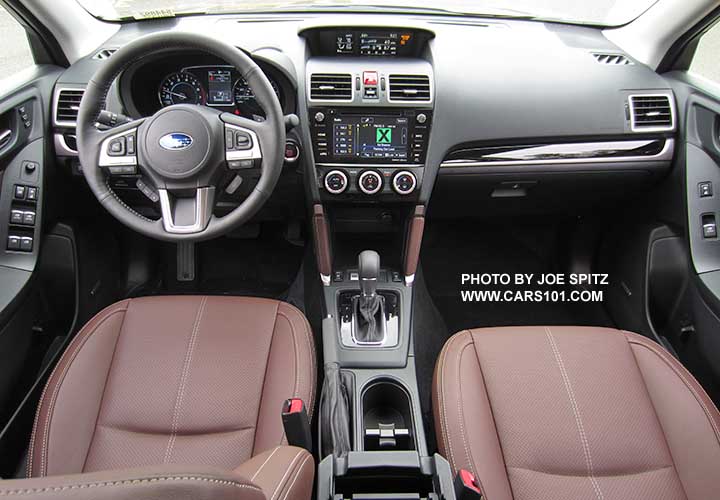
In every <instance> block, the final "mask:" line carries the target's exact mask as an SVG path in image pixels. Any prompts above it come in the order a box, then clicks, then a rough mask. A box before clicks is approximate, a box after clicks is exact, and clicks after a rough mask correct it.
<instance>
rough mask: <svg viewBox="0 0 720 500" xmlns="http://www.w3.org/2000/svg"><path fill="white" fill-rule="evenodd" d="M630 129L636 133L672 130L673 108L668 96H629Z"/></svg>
mask: <svg viewBox="0 0 720 500" xmlns="http://www.w3.org/2000/svg"><path fill="white" fill-rule="evenodd" d="M629 102H630V128H631V129H632V130H633V131H636V132H661V131H667V130H673V129H674V128H675V120H674V119H673V106H672V101H671V100H670V96H668V95H663V94H646V95H631V96H630V97H629Z"/></svg>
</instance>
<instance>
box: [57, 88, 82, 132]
mask: <svg viewBox="0 0 720 500" xmlns="http://www.w3.org/2000/svg"><path fill="white" fill-rule="evenodd" d="M64 90H74V91H76V92H77V91H82V92H83V95H84V93H85V87H82V86H79V85H78V86H77V87H55V93H54V94H53V107H52V114H53V117H52V121H53V125H55V126H56V127H72V128H74V127H77V121H74V122H73V121H69V120H58V119H57V107H58V101H59V100H60V92H62V91H64Z"/></svg>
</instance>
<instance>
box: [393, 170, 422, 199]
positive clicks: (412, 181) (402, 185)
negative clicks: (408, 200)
mask: <svg viewBox="0 0 720 500" xmlns="http://www.w3.org/2000/svg"><path fill="white" fill-rule="evenodd" d="M416 186H417V178H416V177H415V174H413V173H412V172H409V171H407V170H402V171H400V172H398V173H396V174H395V176H394V177H393V181H392V187H393V190H394V191H395V192H396V193H397V194H399V195H403V196H404V195H408V194H410V193H412V192H413V191H415V187H416Z"/></svg>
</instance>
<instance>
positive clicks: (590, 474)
mask: <svg viewBox="0 0 720 500" xmlns="http://www.w3.org/2000/svg"><path fill="white" fill-rule="evenodd" d="M545 336H546V337H547V340H548V342H549V344H550V348H551V349H552V351H553V355H554V356H555V362H556V363H557V366H558V368H559V369H560V375H561V377H562V379H563V383H564V385H565V392H566V393H567V396H568V398H569V399H570V406H571V407H572V410H573V414H574V416H575V424H576V425H577V429H578V433H579V434H580V441H581V444H582V448H583V454H584V455H585V465H586V466H587V470H588V479H589V480H590V483H591V484H592V486H593V489H594V490H595V495H596V496H597V497H598V499H599V500H603V498H604V496H603V493H602V491H601V490H600V485H599V484H598V482H597V479H596V478H595V472H594V470H593V462H592V455H591V453H590V443H589V442H588V439H587V435H586V434H585V427H584V425H583V421H582V417H581V416H580V408H579V407H578V404H577V400H576V399H575V392H574V391H573V388H572V384H571V383H570V377H569V376H568V373H567V370H566V369H565V363H564V362H563V359H562V356H561V354H560V349H559V348H558V346H557V344H556V342H555V337H554V336H553V334H552V332H551V331H550V328H548V327H545Z"/></svg>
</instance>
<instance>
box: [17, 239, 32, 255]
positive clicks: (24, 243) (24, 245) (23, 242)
mask: <svg viewBox="0 0 720 500" xmlns="http://www.w3.org/2000/svg"><path fill="white" fill-rule="evenodd" d="M32 249H33V239H32V238H31V237H30V236H23V237H22V238H20V250H22V251H23V252H32Z"/></svg>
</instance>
